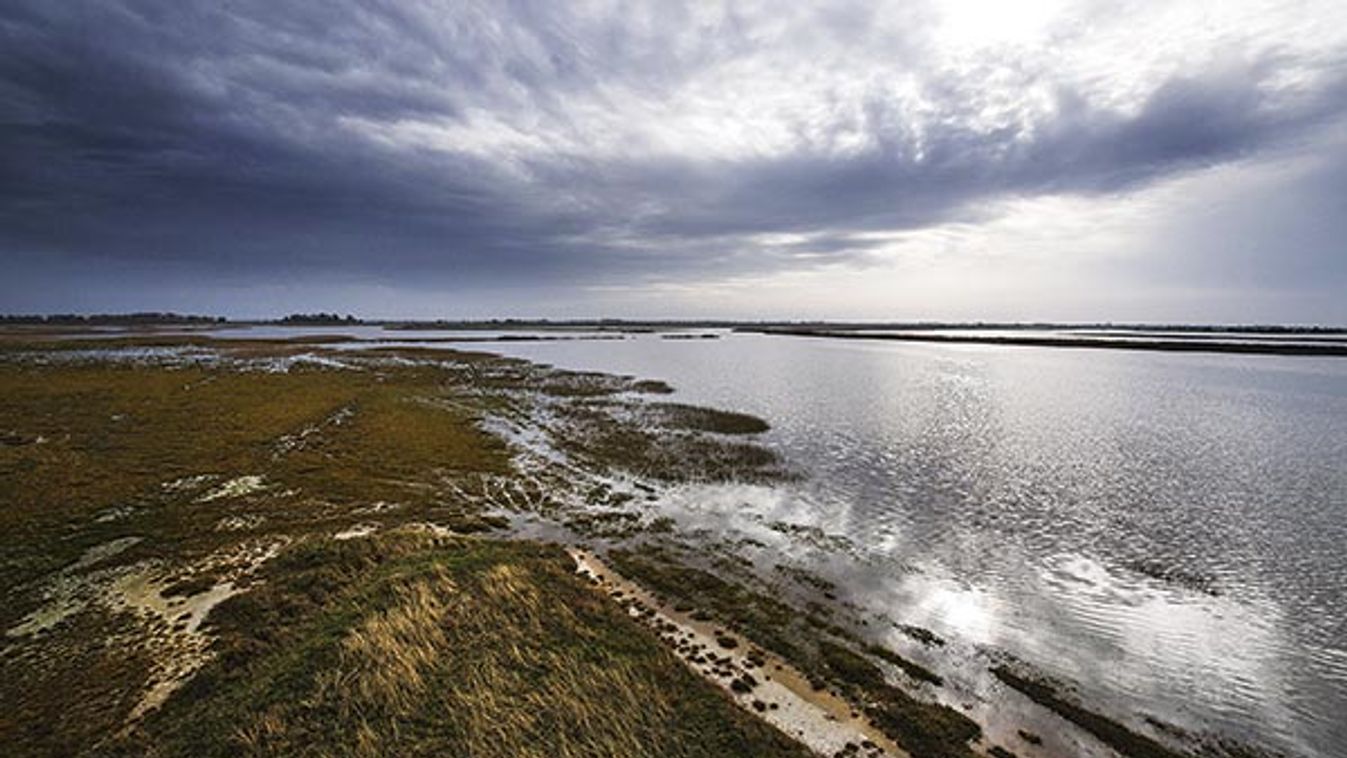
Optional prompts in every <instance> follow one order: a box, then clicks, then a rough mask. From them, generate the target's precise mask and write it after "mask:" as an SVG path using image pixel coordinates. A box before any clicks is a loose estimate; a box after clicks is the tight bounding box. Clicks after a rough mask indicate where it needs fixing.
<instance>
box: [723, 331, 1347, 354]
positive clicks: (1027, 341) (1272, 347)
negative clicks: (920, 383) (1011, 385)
mask: <svg viewBox="0 0 1347 758" xmlns="http://www.w3.org/2000/svg"><path fill="white" fill-rule="evenodd" d="M743 331H745V332H748V333H752V334H765V335H769V336H787V337H819V338H828V339H857V340H879V341H887V342H925V343H938V344H956V345H959V344H963V345H1003V346H1010V347H1055V348H1078V349H1084V350H1142V351H1151V352H1180V353H1231V354H1240V355H1289V356H1319V357H1344V356H1347V345H1343V344H1322V345H1315V344H1289V345H1279V344H1276V343H1274V342H1219V343H1218V342H1212V341H1202V340H1193V341H1187V340H1157V339H1102V338H1098V337H1081V338H1075V337H1035V336H1028V335H1015V336H1004V337H1002V336H993V335H957V334H917V333H912V334H894V333H885V334H868V333H865V332H859V331H857V332H850V331H827V330H814V329H745V330H743Z"/></svg>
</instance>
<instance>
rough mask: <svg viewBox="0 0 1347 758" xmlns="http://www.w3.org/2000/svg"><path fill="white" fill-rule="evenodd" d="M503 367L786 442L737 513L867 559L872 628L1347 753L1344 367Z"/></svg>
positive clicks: (1257, 736)
mask: <svg viewBox="0 0 1347 758" xmlns="http://www.w3.org/2000/svg"><path fill="white" fill-rule="evenodd" d="M492 349H493V350H495V349H499V350H501V351H503V352H506V353H508V354H511V355H516V356H520V357H526V358H530V359H534V360H540V361H544V362H548V363H553V364H556V365H558V366H561V367H564V368H575V369H589V370H602V371H609V372H617V373H625V374H633V375H639V376H641V377H648V378H656V379H664V380H666V381H668V382H670V383H671V384H672V385H674V386H675V387H676V388H677V389H678V395H677V396H676V397H677V398H678V399H680V400H685V401H688V402H700V403H707V404H711V405H715V406H719V407H724V408H730V409H735V410H742V411H747V412H751V413H756V414H758V415H761V416H763V417H764V418H766V419H767V420H768V421H770V422H771V423H772V425H773V429H772V431H771V432H769V433H768V434H767V435H765V438H766V441H767V442H768V443H769V444H771V445H772V446H774V447H775V448H776V449H778V450H779V451H781V452H782V453H783V454H785V455H786V456H787V458H788V459H789V461H790V462H791V463H792V464H793V465H794V466H795V467H797V468H799V469H801V470H803V471H804V472H806V473H807V474H808V475H809V478H808V479H807V481H806V482H805V483H804V484H802V485H799V486H798V487H791V488H789V489H787V490H785V491H780V490H778V491H776V492H773V493H771V494H770V495H769V496H763V494H762V493H760V492H757V493H755V492H754V489H753V488H745V491H744V493H742V496H739V497H736V498H732V502H731V503H730V504H729V505H728V506H721V507H722V508H724V507H729V508H734V509H739V510H741V511H742V510H743V509H747V511H748V513H746V514H745V513H739V514H738V515H739V516H740V517H741V518H740V519H739V520H740V521H741V522H743V523H749V522H751V521H752V518H749V519H744V518H742V517H744V516H749V517H752V516H762V517H763V518H760V519H758V522H762V521H764V520H788V521H792V522H794V523H810V524H815V525H818V526H821V527H822V528H824V529H825V530H826V531H827V532H829V533H834V534H841V535H844V536H846V537H848V538H849V539H850V540H851V542H852V543H853V544H855V545H856V546H857V548H858V551H859V553H860V560H855V561H850V562H849V565H850V566H851V568H850V569H848V568H846V567H845V566H843V567H839V566H830V567H829V570H830V572H831V573H832V574H834V575H836V574H837V573H838V572H846V571H848V570H850V571H851V572H852V575H850V576H848V577H847V578H848V580H849V581H850V584H851V587H852V588H853V590H854V592H855V593H856V597H857V599H859V600H860V601H861V602H862V603H863V604H864V605H865V606H866V607H868V608H871V609H873V610H877V611H881V612H884V613H886V614H887V615H889V616H890V617H893V618H895V619H898V620H901V621H903V622H905V623H915V624H919V625H923V626H927V627H929V628H932V629H934V630H936V631H937V632H939V633H941V634H943V635H946V636H949V637H951V638H953V639H956V640H959V641H961V642H963V643H967V644H969V645H974V646H977V645H982V646H994V647H996V648H999V649H1004V650H1007V651H1010V652H1013V653H1015V654H1017V655H1020V656H1021V657H1023V658H1025V659H1026V660H1028V661H1030V662H1032V663H1034V664H1035V665H1037V666H1039V667H1041V668H1044V669H1046V670H1047V671H1049V672H1050V673H1054V674H1057V675H1059V676H1062V677H1065V678H1068V679H1070V680H1073V681H1076V682H1078V683H1079V684H1080V685H1081V689H1082V691H1083V692H1084V694H1086V695H1087V696H1090V697H1094V698H1098V699H1102V700H1103V701H1105V702H1107V703H1109V704H1111V705H1112V706H1113V707H1112V708H1111V709H1110V710H1114V711H1116V712H1119V713H1130V714H1138V713H1149V714H1154V715H1156V716H1159V717H1160V718H1162V719H1165V720H1167V721H1171V722H1175V723H1179V724H1181V725H1184V726H1187V727H1196V728H1199V729H1209V730H1214V731H1218V732H1220V733H1222V734H1226V735H1231V736H1237V737H1239V738H1242V739H1246V740H1252V741H1256V742H1260V743H1264V744H1268V745H1270V746H1272V747H1276V748H1280V749H1283V750H1287V751H1289V752H1292V753H1294V754H1308V755H1322V756H1329V755H1341V754H1343V752H1344V751H1345V750H1347V728H1345V727H1344V726H1343V722H1342V720H1341V714H1343V713H1347V597H1345V596H1344V588H1347V550H1344V545H1347V465H1345V464H1347V359H1336V358H1301V357H1280V356H1232V355H1196V354H1182V355H1179V354H1164V353H1138V352H1128V351H1107V350H1100V351H1089V352H1088V353H1084V352H1077V351H1070V350H1060V349H1052V348H1029V347H999V346H982V345H925V344H902V343H884V344H875V343H872V342H863V341H859V340H857V341H850V340H827V339H807V338H794V337H774V336H762V335H748V334H726V335H724V336H723V337H722V339H718V340H661V339H659V338H658V337H657V336H653V335H636V336H632V337H629V338H628V339H626V340H623V341H620V342H572V343H517V344H509V345H502V346H500V347H499V348H497V347H493V348H492ZM755 509H757V510H759V511H761V513H754V510H755ZM720 523H722V524H731V523H733V522H732V521H721V522H720Z"/></svg>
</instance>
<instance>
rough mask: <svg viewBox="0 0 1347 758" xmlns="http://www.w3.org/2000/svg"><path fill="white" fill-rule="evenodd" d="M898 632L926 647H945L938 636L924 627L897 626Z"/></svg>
mask: <svg viewBox="0 0 1347 758" xmlns="http://www.w3.org/2000/svg"><path fill="white" fill-rule="evenodd" d="M898 631H900V632H902V633H903V634H906V635H907V636H909V637H911V638H912V639H914V640H916V641H917V642H920V643H921V644H923V645H925V646H927V647H944V646H945V641H944V640H943V639H941V638H940V636H939V635H938V634H936V633H935V632H933V631H931V630H930V629H926V628H924V627H920V626H912V625H911V624H899V625H898Z"/></svg>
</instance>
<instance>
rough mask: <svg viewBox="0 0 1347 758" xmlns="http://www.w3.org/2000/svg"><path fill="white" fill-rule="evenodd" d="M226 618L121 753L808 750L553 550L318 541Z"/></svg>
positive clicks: (461, 542) (384, 539)
mask: <svg viewBox="0 0 1347 758" xmlns="http://www.w3.org/2000/svg"><path fill="white" fill-rule="evenodd" d="M266 579H267V581H266V582H265V583H264V584H263V585H262V586H260V587H259V588H258V589H257V590H255V591H254V592H252V593H250V594H248V595H244V596H239V597H237V598H234V599H232V600H230V601H228V602H227V603H226V604H224V605H222V606H221V607H220V609H219V612H218V613H217V615H216V616H215V617H213V618H214V621H213V622H212V623H213V626H214V630H215V631H216V632H217V633H218V634H219V639H220V646H221V648H222V654H221V655H220V657H219V658H218V659H217V661H216V662H215V663H214V664H212V665H210V666H209V667H208V668H207V669H206V670H204V671H203V672H202V673H201V674H200V675H199V676H198V677H197V678H196V679H195V680H194V681H193V682H192V683H191V684H190V685H189V686H188V687H187V689H186V690H184V691H183V693H182V694H181V696H179V697H176V698H174V699H172V700H170V702H169V703H168V704H167V705H166V706H165V707H164V709H163V710H161V711H160V712H158V713H156V714H154V715H152V716H151V717H150V718H148V719H147V720H146V721H145V722H144V723H143V724H142V725H140V726H139V727H138V728H137V729H136V730H135V732H134V733H133V734H132V735H130V736H128V737H127V738H126V739H124V740H123V741H121V742H119V743H118V744H117V745H116V752H121V753H125V754H139V753H141V752H142V751H143V752H146V753H148V754H151V755H153V754H162V755H237V754H252V755H264V754H265V755H274V754H290V753H301V752H302V753H305V754H328V755H420V754H437V755H472V756H483V757H490V756H640V755H649V756H665V755H667V756H734V755H806V754H807V753H805V752H804V751H803V749H802V748H800V747H798V746H797V745H795V744H794V743H792V742H790V741H789V740H788V739H787V738H785V737H784V736H782V735H780V734H779V733H777V732H775V731H774V730H772V729H771V728H770V727H767V726H766V725H765V724H762V723H761V722H759V721H757V720H755V719H754V718H752V717H751V716H749V715H748V714H747V713H744V712H743V711H741V710H740V709H738V708H737V707H736V706H734V705H733V704H732V703H730V702H729V701H728V700H727V699H726V698H724V697H723V696H722V695H721V694H720V693H719V691H718V690H716V689H715V688H714V687H712V686H711V685H709V684H708V683H706V682H704V681H702V680H701V679H699V678H697V677H696V676H695V675H694V674H693V673H691V672H690V671H688V670H687V669H686V668H685V667H683V666H682V664H680V663H679V662H678V661H677V660H675V659H674V658H673V657H672V655H671V654H670V653H669V652H668V651H667V650H666V649H665V648H664V647H663V646H662V645H660V644H659V643H658V641H657V640H656V639H655V637H654V636H653V635H652V634H650V633H649V632H647V631H645V630H643V629H640V628H639V627H637V625H636V624H635V623H634V622H632V621H631V620H630V619H629V618H628V617H627V616H626V615H625V614H623V613H621V612H620V610H618V609H617V608H616V607H615V606H614V605H613V604H611V603H609V602H607V601H605V599H604V598H603V597H602V596H601V595H600V594H598V593H597V592H596V591H594V590H593V589H592V588H590V587H589V586H588V585H587V584H585V583H583V582H581V581H580V580H579V579H578V578H577V577H576V576H575V575H574V572H573V568H572V566H571V564H570V561H569V558H568V557H567V556H566V555H565V553H564V552H563V551H561V550H560V549H559V548H554V547H549V546H544V545H537V544H526V543H511V542H497V541H480V540H473V539H466V538H465V539H450V540H443V539H434V538H431V537H428V536H425V535H419V534H390V535H384V536H381V537H378V538H375V539H368V540H359V541H352V542H349V543H331V542H327V543H322V544H311V545H307V546H304V547H302V548H299V549H296V550H295V551H294V552H293V554H291V555H288V556H283V557H282V558H281V559H278V560H277V561H276V562H275V563H274V564H272V566H270V567H269V569H268V571H267V575H266Z"/></svg>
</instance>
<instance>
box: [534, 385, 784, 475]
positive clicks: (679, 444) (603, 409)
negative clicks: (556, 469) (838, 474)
mask: <svg viewBox="0 0 1347 758" xmlns="http://www.w3.org/2000/svg"><path fill="white" fill-rule="evenodd" d="M558 412H559V415H560V416H561V423H560V425H559V427H558V428H557V429H555V430H554V434H553V441H554V444H555V445H556V446H557V447H558V448H559V449H561V450H563V451H564V452H566V453H567V454H568V455H571V456H572V457H574V458H576V459H577V460H580V461H583V462H585V463H586V464H588V465H589V466H591V467H593V468H594V469H596V470H598V471H602V472H610V473H625V474H631V475H634V476H637V477H640V478H645V479H650V480H655V481H663V482H687V481H744V482H769V481H781V480H784V479H788V478H790V475H789V473H788V472H787V471H786V470H785V469H784V467H783V466H782V464H781V461H780V459H779V457H778V456H777V455H776V453H774V452H773V451H772V450H770V449H768V448H766V447H763V446H762V445H757V444H753V443H749V442H740V441H734V440H728V439H724V438H722V437H721V436H718V435H708V434H706V433H704V432H702V431H693V430H684V431H670V430H667V429H661V428H657V427H650V426H649V425H647V424H645V423H644V422H643V419H644V418H645V416H644V413H645V411H644V410H643V409H642V408H640V407H634V406H632V405H628V404H624V403H616V402H610V401H603V402H591V403H573V404H570V405H567V406H565V407H563V408H560V409H558Z"/></svg>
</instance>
